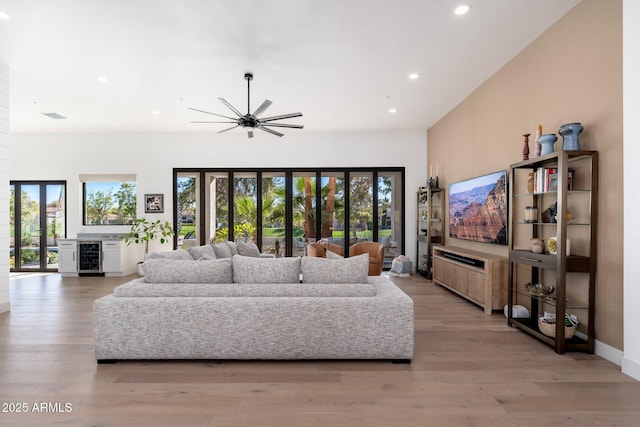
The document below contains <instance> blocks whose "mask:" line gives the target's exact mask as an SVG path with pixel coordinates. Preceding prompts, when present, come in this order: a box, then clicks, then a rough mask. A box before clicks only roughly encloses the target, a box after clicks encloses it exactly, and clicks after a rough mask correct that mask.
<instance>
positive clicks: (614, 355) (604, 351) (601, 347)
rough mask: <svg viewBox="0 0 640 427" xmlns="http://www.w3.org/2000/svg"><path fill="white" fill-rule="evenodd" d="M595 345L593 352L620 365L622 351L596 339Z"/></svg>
mask: <svg viewBox="0 0 640 427" xmlns="http://www.w3.org/2000/svg"><path fill="white" fill-rule="evenodd" d="M595 347H596V348H595V354H597V355H598V356H600V357H602V358H603V359H606V360H608V361H609V362H611V363H615V364H616V365H618V366H621V365H622V358H623V355H624V353H622V351H620V350H618V349H617V348H615V347H611V346H610V345H608V344H605V343H603V342H601V341H598V340H596V344H595Z"/></svg>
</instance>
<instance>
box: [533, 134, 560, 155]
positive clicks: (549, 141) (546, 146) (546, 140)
mask: <svg viewBox="0 0 640 427" xmlns="http://www.w3.org/2000/svg"><path fill="white" fill-rule="evenodd" d="M557 140H558V137H557V136H556V134H555V133H547V134H545V135H542V136H541V137H540V138H538V143H540V146H541V147H542V149H541V150H540V155H541V156H544V155H545V154H551V153H553V144H555V142H556V141H557Z"/></svg>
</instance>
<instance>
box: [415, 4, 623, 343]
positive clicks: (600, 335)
mask: <svg viewBox="0 0 640 427" xmlns="http://www.w3.org/2000/svg"><path fill="white" fill-rule="evenodd" d="M569 122H581V123H582V124H583V125H584V128H585V130H584V132H583V133H582V134H581V136H580V145H581V148H583V149H586V150H598V151H599V153H600V176H599V179H600V196H599V206H600V212H599V213H600V218H599V231H598V273H597V292H596V300H597V303H596V339H597V340H599V341H601V342H603V343H605V344H608V345H610V346H612V347H615V348H617V349H620V350H621V349H623V342H622V336H623V335H622V334H623V323H622V322H623V316H622V314H623V313H622V308H623V295H622V293H623V280H622V273H623V269H622V267H623V262H622V261H623V226H622V223H623V222H622V220H623V216H622V213H623V210H622V202H623V198H622V133H623V126H622V2H621V1H620V0H611V1H609V0H607V1H602V0H583V1H582V2H581V3H579V4H578V5H577V6H576V7H575V8H574V9H573V10H571V11H570V12H569V13H567V15H565V16H564V17H563V18H561V19H560V20H559V21H558V22H557V23H556V24H554V25H553V26H552V27H551V28H549V30H548V31H546V32H545V33H543V34H542V35H541V36H540V37H539V38H538V39H536V40H535V41H534V42H533V43H531V44H530V45H529V46H528V47H527V48H525V49H524V50H523V51H522V52H520V53H519V54H518V55H517V56H516V57H514V58H513V59H512V60H511V61H510V62H509V63H508V64H507V65H505V66H504V67H503V68H502V69H500V70H499V71H498V72H497V73H496V74H494V75H493V76H492V77H491V78H490V79H488V80H487V81H486V82H485V83H484V84H483V85H482V86H480V87H479V88H478V89H477V90H475V91H474V92H473V93H472V94H471V95H470V96H469V97H467V99H465V100H464V101H463V102H462V103H460V104H459V105H458V106H457V107H456V108H455V109H453V110H452V111H451V112H450V113H448V114H447V115H446V116H445V117H443V118H442V119H441V120H440V121H439V122H438V123H436V124H435V125H434V126H433V127H432V128H430V129H429V130H428V133H427V140H428V147H427V158H428V164H430V165H431V164H432V165H433V167H434V172H435V168H436V164H437V165H438V166H439V173H440V182H441V186H444V187H445V188H446V185H447V184H450V183H452V182H456V181H460V180H464V179H467V178H471V177H474V176H476V175H480V174H484V173H488V172H494V171H497V170H500V169H507V168H508V167H509V165H510V164H512V163H516V162H519V161H520V160H522V147H523V137H522V134H525V133H531V134H532V135H533V134H535V129H536V127H537V125H538V124H541V125H542V128H543V133H556V134H557V132H558V128H559V127H560V126H561V125H562V124H564V123H569ZM530 146H531V148H532V149H533V144H530ZM561 146H562V137H560V136H559V138H558V142H557V143H556V150H558V149H561ZM447 235H448V232H447ZM445 244H447V245H456V246H461V247H467V248H473V249H476V250H480V251H484V252H490V253H493V254H501V255H504V256H507V248H506V247H504V246H497V245H490V244H481V243H475V242H467V241H463V240H457V239H449V238H447V239H446V241H445Z"/></svg>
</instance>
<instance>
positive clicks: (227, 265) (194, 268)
mask: <svg viewBox="0 0 640 427" xmlns="http://www.w3.org/2000/svg"><path fill="white" fill-rule="evenodd" d="M231 269H232V265H231V259H214V260H206V261H194V260H191V261H179V260H173V259H148V260H146V261H145V262H143V263H142V271H144V278H145V281H146V282H149V283H231V281H232V279H233V274H232V270H231Z"/></svg>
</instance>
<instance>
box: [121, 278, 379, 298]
mask: <svg viewBox="0 0 640 427" xmlns="http://www.w3.org/2000/svg"><path fill="white" fill-rule="evenodd" d="M113 294H114V295H115V296H117V297H374V296H376V286H375V285H374V284H373V282H372V283H355V284H331V283H318V284H312V283H308V284H300V283H247V284H244V285H243V286H238V285H236V284H234V283H220V284H210V283H147V282H146V281H145V279H144V278H140V279H136V280H133V281H131V282H128V283H125V284H123V285H120V286H118V287H116V288H115V289H114V290H113Z"/></svg>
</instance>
